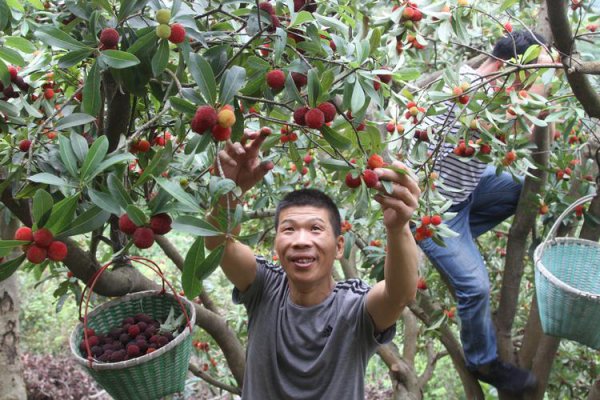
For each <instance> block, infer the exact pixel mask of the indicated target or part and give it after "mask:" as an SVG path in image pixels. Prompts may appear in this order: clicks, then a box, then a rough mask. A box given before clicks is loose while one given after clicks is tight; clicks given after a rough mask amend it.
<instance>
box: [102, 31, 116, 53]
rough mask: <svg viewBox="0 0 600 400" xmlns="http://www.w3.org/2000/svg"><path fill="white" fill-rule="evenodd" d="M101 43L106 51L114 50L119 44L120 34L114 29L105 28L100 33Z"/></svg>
mask: <svg viewBox="0 0 600 400" xmlns="http://www.w3.org/2000/svg"><path fill="white" fill-rule="evenodd" d="M100 43H102V45H103V46H104V48H105V49H114V48H115V47H117V45H118V44H119V32H117V30H116V29H114V28H104V29H102V32H100Z"/></svg>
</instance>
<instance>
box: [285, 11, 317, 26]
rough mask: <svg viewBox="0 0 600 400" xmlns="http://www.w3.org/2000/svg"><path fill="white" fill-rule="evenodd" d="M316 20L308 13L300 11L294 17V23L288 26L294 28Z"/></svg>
mask: <svg viewBox="0 0 600 400" xmlns="http://www.w3.org/2000/svg"><path fill="white" fill-rule="evenodd" d="M314 20H315V18H314V17H313V15H312V14H311V13H309V12H308V11H300V12H299V13H298V14H296V15H294V18H293V19H292V22H291V23H290V25H289V26H288V29H289V28H293V27H294V26H298V25H302V24H303V23H305V22H309V21H314Z"/></svg>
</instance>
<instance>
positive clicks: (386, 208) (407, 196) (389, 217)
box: [375, 161, 421, 230]
mask: <svg viewBox="0 0 600 400" xmlns="http://www.w3.org/2000/svg"><path fill="white" fill-rule="evenodd" d="M392 166H393V167H395V168H397V169H401V170H404V171H406V173H405V174H401V173H398V172H395V171H393V170H391V169H388V168H385V167H384V168H376V169H375V173H376V174H377V175H378V176H379V179H380V181H381V180H387V181H390V182H392V192H391V193H386V191H385V188H384V186H383V184H382V183H381V182H379V183H378V184H377V186H376V187H375V188H376V189H377V190H379V191H380V192H381V193H378V194H377V195H376V196H375V200H376V201H377V202H379V204H381V208H382V210H383V224H384V225H385V226H386V228H387V229H388V230H390V229H392V230H393V229H396V230H398V229H402V228H404V226H405V225H406V223H407V222H408V221H410V218H411V217H412V215H413V213H414V211H415V210H416V209H417V207H418V205H419V196H420V195H421V190H420V189H419V186H418V184H417V181H416V180H415V179H414V178H413V175H412V174H411V173H410V170H409V169H408V168H407V167H406V166H405V165H404V164H402V163H401V162H399V161H394V162H393V163H392Z"/></svg>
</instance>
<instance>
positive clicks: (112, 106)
mask: <svg viewBox="0 0 600 400" xmlns="http://www.w3.org/2000/svg"><path fill="white" fill-rule="evenodd" d="M102 82H103V86H104V93H105V96H106V100H105V102H106V104H107V105H108V107H107V114H106V123H105V124H104V134H105V135H106V137H107V138H108V143H109V146H108V152H109V153H110V152H112V151H114V150H115V149H116V148H117V146H118V145H119V140H120V138H121V135H123V136H127V125H128V124H129V115H130V113H131V101H130V97H131V96H130V95H129V93H128V92H124V91H123V88H121V87H119V86H118V85H117V83H116V82H115V80H114V78H113V76H112V75H111V73H110V71H107V72H105V73H104V75H103V77H102Z"/></svg>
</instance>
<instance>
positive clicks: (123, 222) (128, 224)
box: [119, 214, 138, 235]
mask: <svg viewBox="0 0 600 400" xmlns="http://www.w3.org/2000/svg"><path fill="white" fill-rule="evenodd" d="M137 228H138V226H137V225H136V224H134V223H133V221H132V220H131V219H130V218H129V215H127V214H123V215H121V216H120V217H119V229H120V230H121V232H123V233H126V234H128V235H133V233H134V232H135V231H136V229H137Z"/></svg>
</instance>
